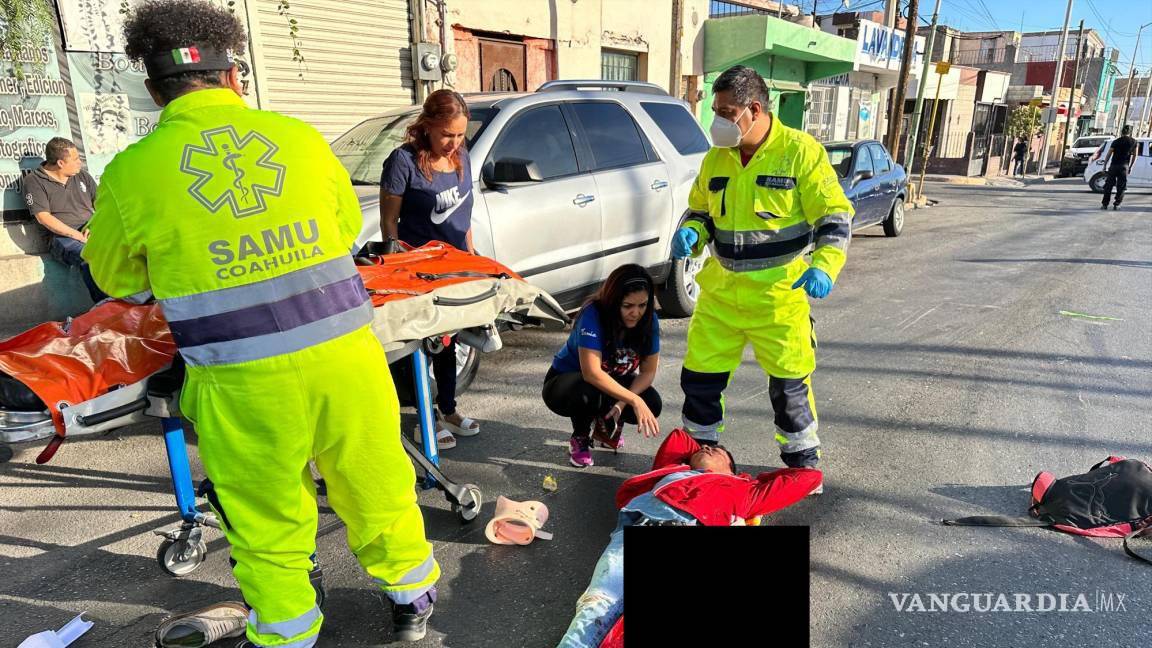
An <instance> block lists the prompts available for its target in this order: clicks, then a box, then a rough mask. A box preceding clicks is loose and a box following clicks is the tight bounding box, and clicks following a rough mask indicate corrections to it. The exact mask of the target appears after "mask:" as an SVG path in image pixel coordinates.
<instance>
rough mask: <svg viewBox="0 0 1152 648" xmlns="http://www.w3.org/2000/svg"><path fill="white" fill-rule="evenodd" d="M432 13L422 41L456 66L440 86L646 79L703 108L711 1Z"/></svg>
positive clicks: (503, 2)
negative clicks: (705, 33) (705, 41)
mask: <svg viewBox="0 0 1152 648" xmlns="http://www.w3.org/2000/svg"><path fill="white" fill-rule="evenodd" d="M432 8H433V5H431V4H429V5H428V9H429V10H428V12H427V13H426V14H425V19H424V21H423V25H424V29H423V31H422V33H421V36H422V39H423V40H424V41H426V42H430V43H443V44H445V45H444V56H445V57H450V59H449V60H450V61H451V63H450V64H449V65H447V66H445V69H446V72H445V74H444V76H443V79H442V80H441V81H440V82H439V83H436V84H432V85H435V86H437V87H439V86H443V87H451V88H453V89H455V90H457V91H459V92H465V93H467V92H501V91H517V92H532V91H534V90H535V89H536V88H538V87H539V86H540V85H541V84H543V83H545V82H546V81H550V80H553V79H609V80H616V81H645V82H649V83H654V84H656V85H658V86H660V87H662V88H664V89H665V90H667V91H668V92H669V93H670V94H672V95H675V96H680V97H682V98H684V99H686V100H688V101H689V102H690V103H691V104H693V106H694V107H695V105H696V104H697V103H698V99H699V92H698V90H699V86H700V77H701V76H702V75H703V73H704V71H703V68H702V66H701V59H702V56H703V49H704V45H703V29H704V23H705V21H706V20H707V19H708V1H707V0H659V1H657V2H618V1H615V0H569V1H568V2H524V1H523V0H486V1H484V2H477V1H475V0H445V1H444V2H440V3H436V5H435V10H434V11H433V10H432ZM449 68H450V69H449Z"/></svg>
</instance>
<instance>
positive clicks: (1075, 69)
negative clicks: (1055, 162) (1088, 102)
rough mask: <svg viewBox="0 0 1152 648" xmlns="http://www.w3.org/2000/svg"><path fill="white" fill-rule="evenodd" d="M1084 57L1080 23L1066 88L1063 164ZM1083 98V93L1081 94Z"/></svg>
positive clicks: (1061, 147) (1081, 25) (1061, 153)
mask: <svg viewBox="0 0 1152 648" xmlns="http://www.w3.org/2000/svg"><path fill="white" fill-rule="evenodd" d="M1083 56H1084V21H1083V20H1081V21H1080V33H1079V35H1078V36H1077V37H1076V62H1075V63H1073V64H1072V82H1071V83H1069V84H1068V85H1069V88H1068V119H1067V120H1065V122H1064V142H1063V144H1061V146H1060V160H1061V164H1063V160H1064V153H1065V152H1067V150H1068V138H1069V137H1070V136H1071V135H1072V100H1073V99H1075V98H1076V86H1077V83H1076V79H1077V78H1079V77H1078V76H1077V75H1078V74H1079V73H1080V59H1081V57H1083ZM1080 96H1081V97H1083V96H1084V93H1083V92H1081V93H1080Z"/></svg>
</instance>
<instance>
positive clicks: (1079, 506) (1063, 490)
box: [942, 457, 1152, 564]
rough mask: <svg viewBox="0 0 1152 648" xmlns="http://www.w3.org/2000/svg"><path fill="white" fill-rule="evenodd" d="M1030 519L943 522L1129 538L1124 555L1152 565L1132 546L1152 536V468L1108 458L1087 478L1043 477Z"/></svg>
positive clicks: (1035, 483)
mask: <svg viewBox="0 0 1152 648" xmlns="http://www.w3.org/2000/svg"><path fill="white" fill-rule="evenodd" d="M1028 513H1029V514H1030V515H1031V517H1006V516H1001V515H978V516H974V517H966V518H959V519H956V520H942V522H943V523H944V524H945V525H948V526H1028V527H1049V528H1052V529H1056V530H1057V531H1064V532H1066V533H1074V534H1076V535H1083V536H1095V537H1098V538H1124V552H1125V553H1127V554H1128V555H1129V556H1132V557H1133V558H1136V559H1137V560H1141V561H1143V562H1146V563H1149V564H1152V560H1150V559H1148V558H1145V557H1144V556H1141V555H1139V554H1137V553H1136V552H1134V551H1133V550H1132V549H1131V548H1130V547H1129V546H1128V541H1129V540H1131V539H1132V538H1135V537H1136V536H1139V535H1143V534H1145V533H1149V532H1152V467H1149V466H1148V464H1146V463H1144V462H1143V461H1137V460H1135V459H1125V458H1124V457H1108V458H1107V459H1105V460H1104V461H1101V462H1100V463H1098V464H1096V465H1095V466H1092V467H1091V468H1090V469H1089V470H1088V472H1086V473H1084V474H1082V475H1072V476H1070V477H1065V478H1063V479H1056V476H1055V475H1053V474H1052V473H1050V472H1042V473H1040V474H1038V475H1036V478H1035V479H1033V480H1032V504H1031V506H1029V507H1028Z"/></svg>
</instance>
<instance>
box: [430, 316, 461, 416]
mask: <svg viewBox="0 0 1152 648" xmlns="http://www.w3.org/2000/svg"><path fill="white" fill-rule="evenodd" d="M432 376H433V377H434V378H436V407H437V408H438V409H439V410H440V413H441V414H442V415H444V416H451V415H453V414H455V413H456V337H455V336H453V337H452V342H450V343H449V344H448V346H446V347H444V350H443V351H441V352H440V353H437V354H434V355H433V356H432Z"/></svg>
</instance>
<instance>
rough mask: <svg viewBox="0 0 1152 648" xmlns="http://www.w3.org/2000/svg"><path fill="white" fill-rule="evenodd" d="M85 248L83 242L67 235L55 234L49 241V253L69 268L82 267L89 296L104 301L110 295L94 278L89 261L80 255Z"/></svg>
mask: <svg viewBox="0 0 1152 648" xmlns="http://www.w3.org/2000/svg"><path fill="white" fill-rule="evenodd" d="M83 250H84V244H83V243H81V242H80V241H77V240H76V239H74V238H68V237H67V236H56V235H53V236H52V240H51V241H50V242H49V243H48V253H49V254H50V255H51V256H52V258H53V259H55V260H56V261H58V262H60V263H62V264H64V265H66V266H68V267H69V268H73V267H75V268H80V277H81V278H83V279H84V286H85V287H87V288H88V296H90V297H91V298H92V301H94V302H100V301H103V300H105V299H107V298H108V295H105V294H104V292H103V291H101V290H100V288H98V287H97V286H96V282H95V281H94V280H93V279H92V271H91V270H89V269H88V262H87V261H85V260H84V259H83V258H81V257H80V252H81V251H83Z"/></svg>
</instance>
